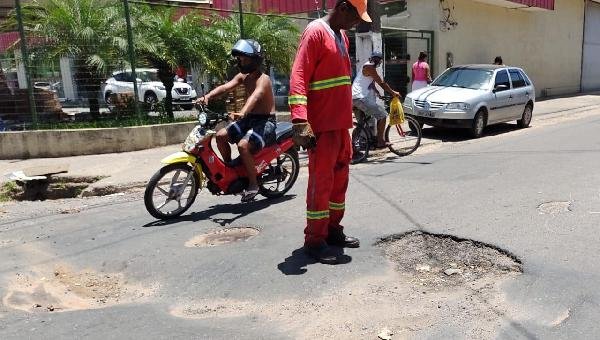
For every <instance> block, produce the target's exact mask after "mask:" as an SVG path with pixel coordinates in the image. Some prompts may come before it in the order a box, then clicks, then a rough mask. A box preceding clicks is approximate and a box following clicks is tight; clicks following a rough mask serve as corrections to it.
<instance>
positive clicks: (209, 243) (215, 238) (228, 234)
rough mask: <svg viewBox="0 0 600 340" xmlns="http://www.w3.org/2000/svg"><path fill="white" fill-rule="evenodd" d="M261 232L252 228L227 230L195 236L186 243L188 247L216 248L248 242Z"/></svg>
mask: <svg viewBox="0 0 600 340" xmlns="http://www.w3.org/2000/svg"><path fill="white" fill-rule="evenodd" d="M258 233H260V230H259V229H258V228H256V227H252V226H244V227H235V228H225V229H219V230H214V231H211V232H208V233H206V234H201V235H198V236H195V237H194V238H192V239H191V240H189V241H187V242H186V243H185V246H186V247H190V248H191V247H214V246H220V245H223V244H227V243H233V242H242V241H248V240H249V239H251V238H253V237H254V236H256V235H258Z"/></svg>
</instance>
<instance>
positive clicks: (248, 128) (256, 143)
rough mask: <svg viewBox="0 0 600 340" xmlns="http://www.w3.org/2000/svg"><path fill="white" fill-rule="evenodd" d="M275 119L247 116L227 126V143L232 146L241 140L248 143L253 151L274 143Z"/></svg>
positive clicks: (263, 116)
mask: <svg viewBox="0 0 600 340" xmlns="http://www.w3.org/2000/svg"><path fill="white" fill-rule="evenodd" d="M275 128H276V123H275V118H274V117H273V116H271V115H262V116H261V115H247V116H245V117H244V118H242V119H240V120H238V121H237V122H233V123H231V124H229V126H227V135H228V136H229V141H230V142H231V143H233V144H237V143H239V142H240V141H241V140H242V139H245V140H247V141H248V142H250V144H251V145H252V147H253V148H254V151H260V150H262V149H263V148H264V147H265V146H268V145H271V144H273V143H275Z"/></svg>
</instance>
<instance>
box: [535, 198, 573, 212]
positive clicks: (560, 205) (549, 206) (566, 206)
mask: <svg viewBox="0 0 600 340" xmlns="http://www.w3.org/2000/svg"><path fill="white" fill-rule="evenodd" d="M538 211H539V212H540V213H542V214H547V215H556V214H561V213H565V212H570V211H572V204H571V202H570V201H558V202H546V203H542V204H540V205H539V206H538Z"/></svg>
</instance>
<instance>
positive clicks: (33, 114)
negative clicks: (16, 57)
mask: <svg viewBox="0 0 600 340" xmlns="http://www.w3.org/2000/svg"><path fill="white" fill-rule="evenodd" d="M15 7H16V11H17V22H18V25H19V37H20V39H21V62H22V63H23V66H24V68H25V80H26V82H27V96H28V97H29V113H30V114H31V120H32V122H33V128H34V129H37V126H38V116H37V110H36V107H35V98H34V96H33V84H32V83H31V76H30V69H29V53H28V51H27V39H26V37H25V28H24V27H23V13H22V11H21V1H20V0H15Z"/></svg>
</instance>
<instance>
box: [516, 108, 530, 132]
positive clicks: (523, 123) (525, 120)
mask: <svg viewBox="0 0 600 340" xmlns="http://www.w3.org/2000/svg"><path fill="white" fill-rule="evenodd" d="M532 116H533V107H532V106H531V104H527V106H525V110H523V115H522V116H521V119H519V120H517V126H518V127H519V128H521V129H524V128H526V127H528V126H529V124H530V123H531V117H532Z"/></svg>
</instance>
